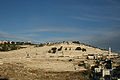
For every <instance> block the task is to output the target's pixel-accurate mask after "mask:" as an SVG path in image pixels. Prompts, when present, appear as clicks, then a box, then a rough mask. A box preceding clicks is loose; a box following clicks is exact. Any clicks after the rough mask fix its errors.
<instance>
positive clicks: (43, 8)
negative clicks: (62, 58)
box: [0, 0, 120, 51]
mask: <svg viewBox="0 0 120 80" xmlns="http://www.w3.org/2000/svg"><path fill="white" fill-rule="evenodd" d="M119 4H120V0H0V40H14V41H17V40H20V41H27V40H32V41H39V42H46V41H52V42H54V41H70V40H79V41H81V42H84V43H87V44H91V45H95V46H98V47H101V48H108V46H111V47H113V50H114V51H115V50H117V51H119V50H120V47H119V46H118V45H120V38H119V35H120V15H119V14H120V5H119Z"/></svg>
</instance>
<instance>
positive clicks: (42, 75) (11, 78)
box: [0, 63, 89, 80]
mask: <svg viewBox="0 0 120 80" xmlns="http://www.w3.org/2000/svg"><path fill="white" fill-rule="evenodd" d="M2 78H6V79H8V80H89V79H88V75H85V74H84V72H70V71H69V72H68V71H67V72H53V71H45V70H41V69H37V70H33V69H31V68H26V67H24V66H23V64H21V63H15V64H10V63H5V64H3V65H0V79H2Z"/></svg>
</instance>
